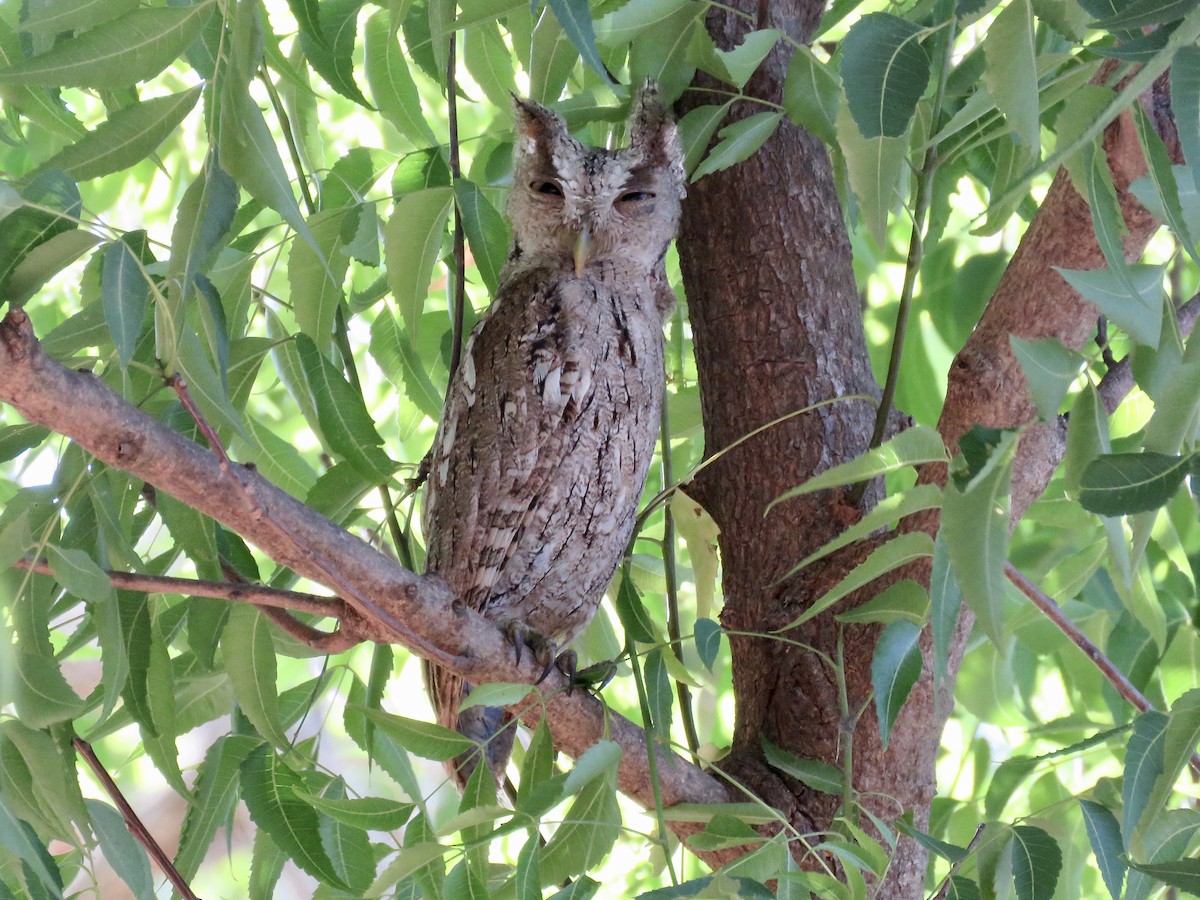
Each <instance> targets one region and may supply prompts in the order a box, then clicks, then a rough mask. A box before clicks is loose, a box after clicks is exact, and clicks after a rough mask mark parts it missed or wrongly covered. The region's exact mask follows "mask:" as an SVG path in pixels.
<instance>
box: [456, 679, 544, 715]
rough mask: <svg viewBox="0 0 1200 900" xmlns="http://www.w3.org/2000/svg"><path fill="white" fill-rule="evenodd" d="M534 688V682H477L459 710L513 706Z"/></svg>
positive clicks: (464, 698)
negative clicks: (476, 707) (474, 707)
mask: <svg viewBox="0 0 1200 900" xmlns="http://www.w3.org/2000/svg"><path fill="white" fill-rule="evenodd" d="M532 690H533V685H532V684H510V683H508V682H503V681H496V682H492V683H490V684H477V685H475V686H474V687H473V688H471V691H470V693H468V694H467V695H466V696H465V697H463V699H462V702H461V703H460V704H459V705H458V711H459V712H462V711H463V710H464V709H470V708H471V707H473V706H512V705H513V704H514V703H520V702H521V701H522V700H524V699H525V698H526V697H528V696H529V694H530V692H531V691H532Z"/></svg>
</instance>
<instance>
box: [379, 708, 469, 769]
mask: <svg viewBox="0 0 1200 900" xmlns="http://www.w3.org/2000/svg"><path fill="white" fill-rule="evenodd" d="M361 711H362V713H363V715H365V716H366V717H367V718H368V719H369V720H370V721H372V722H374V723H375V726H376V727H377V728H378V729H379V730H380V731H382V732H384V733H385V734H387V735H388V737H390V738H391V739H392V740H394V741H395V742H396V743H397V744H399V745H400V746H401V747H403V748H404V749H405V750H407V751H408V752H409V753H412V754H414V755H416V756H419V757H421V758H422V759H433V760H437V761H438V762H444V761H445V760H447V759H454V757H456V756H459V755H461V754H463V753H466V752H467V751H468V750H474V749H475V747H476V744H475V742H474V741H472V740H470V739H469V738H465V737H463V736H462V735H461V734H459V733H458V732H457V731H453V730H451V729H449V728H443V727H442V726H441V725H434V724H433V723H432V722H422V721H420V720H418V719H406V718H404V717H403V716H394V715H391V714H390V713H385V712H382V711H380V710H376V709H365V708H364V709H362V710H361Z"/></svg>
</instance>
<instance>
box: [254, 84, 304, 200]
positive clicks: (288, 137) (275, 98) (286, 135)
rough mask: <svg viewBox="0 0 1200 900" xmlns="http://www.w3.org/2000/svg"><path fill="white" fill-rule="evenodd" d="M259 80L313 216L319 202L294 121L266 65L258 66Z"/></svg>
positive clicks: (302, 194)
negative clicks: (298, 142) (315, 195)
mask: <svg viewBox="0 0 1200 900" xmlns="http://www.w3.org/2000/svg"><path fill="white" fill-rule="evenodd" d="M258 80H259V81H261V82H262V83H263V86H264V87H265V88H266V89H267V98H268V99H269V100H270V101H271V108H272V109H273V110H274V111H275V117H276V118H277V119H279V128H280V130H281V131H282V132H283V142H284V143H285V144H286V145H287V148H288V155H289V156H291V158H292V166H293V167H294V168H295V169H296V181H297V183H298V184H299V185H300V196H301V197H303V198H304V208H305V209H306V210H308V214H309V215H310V216H311V215H312V214H313V213H315V212H316V211H317V204H316V201H315V200H313V196H312V192H311V191H310V190H309V188H308V178H307V176H306V175H305V173H304V163H303V161H302V160H301V159H300V148H299V146H297V144H296V135H295V133H294V132H293V131H292V122H291V120H290V119H289V118H288V114H287V110H286V109H284V107H283V101H282V100H281V99H280V97H279V92H278V91H276V90H275V83H274V82H273V81H271V78H270V76H269V75H267V69H266V66H259V67H258Z"/></svg>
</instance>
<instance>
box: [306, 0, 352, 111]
mask: <svg viewBox="0 0 1200 900" xmlns="http://www.w3.org/2000/svg"><path fill="white" fill-rule="evenodd" d="M363 2H364V0H323V2H320V3H318V2H317V0H288V6H290V7H291V9H292V14H293V15H294V16H295V17H296V22H297V23H298V24H299V26H300V46H301V47H302V48H303V49H304V55H305V57H306V58H307V59H308V63H309V65H311V66H312V67H313V69H315V70H316V72H317V74H319V75H320V76H321V77H322V78H324V79H325V81H326V82H328V84H329V86H330V87H331V88H333V89H334V90H335V91H337V92H338V93H339V94H341V95H342V96H343V97H346V98H347V99H349V100H353V101H354V102H355V103H357V104H359V105H360V106H365V107H366V108H367V109H371V108H372V107H371V104H370V103H368V102H367V98H366V97H364V96H363V95H362V91H360V90H359V89H358V85H357V84H355V83H354V59H353V53H354V39H355V35H356V34H357V31H358V28H357V25H358V11H359V10H360V9H361V8H362V6H363Z"/></svg>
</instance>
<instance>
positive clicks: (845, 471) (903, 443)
mask: <svg viewBox="0 0 1200 900" xmlns="http://www.w3.org/2000/svg"><path fill="white" fill-rule="evenodd" d="M945 461H946V447H945V445H944V444H943V443H942V436H941V435H940V434H938V433H937V431H936V430H934V429H933V428H930V427H929V426H928V425H914V426H913V427H912V428H908V429H906V430H904V431H902V432H900V433H899V434H898V435H896V436H895V437H894V438H891V439H890V440H887V441H884V442H883V443H882V444H880V445H879V446H878V447H876V448H875V449H874V450H868V451H867V452H866V453H863V454H862V455H860V456H856V457H855V458H854V459H852V460H850V461H849V462H844V463H842V464H840V465H837V466H834V467H833V468H830V469H826V470H825V471H824V472H821V473H820V474H819V475H814V476H813V477H812V478H810V479H808V481H806V482H804V484H801V485H799V486H797V487H794V488H791V489H790V490H787V491H784V492H783V493H782V494H780V495H779V496H778V497H776V498H775V499H774V500H772V501H771V503H770V505H769V506H767V512H770V510H771V508H772V507H774V506H775V504H777V503H782V502H783V501H784V500H787V499H788V498H790V497H796V496H798V495H800V494H811V493H812V492H814V491H823V490H825V489H827V488H833V487H841V486H842V485H847V484H855V483H857V482H859V481H867V480H869V479H871V478H878V477H879V476H880V475H886V474H887V473H888V472H895V471H896V470H898V469H903V468H905V467H906V466H918V465H923V464H924V463H929V462H945Z"/></svg>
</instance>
